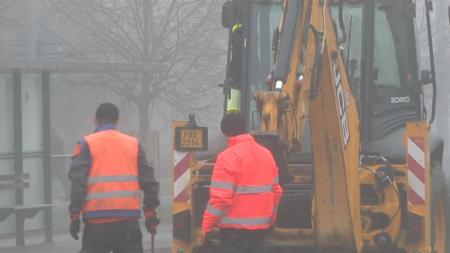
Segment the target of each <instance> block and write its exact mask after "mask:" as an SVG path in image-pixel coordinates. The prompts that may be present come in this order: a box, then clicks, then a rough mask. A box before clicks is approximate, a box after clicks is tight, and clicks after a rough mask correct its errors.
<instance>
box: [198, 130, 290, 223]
mask: <svg viewBox="0 0 450 253" xmlns="http://www.w3.org/2000/svg"><path fill="white" fill-rule="evenodd" d="M209 191H210V199H209V203H208V205H207V207H206V210H205V213H204V215H203V224H202V230H203V232H209V231H210V230H211V229H212V228H213V227H214V226H215V225H216V224H217V225H218V226H219V227H220V228H236V229H246V230H256V229H267V228H268V227H269V226H271V225H272V224H273V223H274V222H275V218H276V213H277V208H278V203H279V201H280V197H281V193H282V188H281V187H280V185H279V184H278V168H277V166H276V164H275V161H274V159H273V156H272V154H271V153H270V151H269V150H267V149H266V148H264V147H263V146H261V145H259V144H258V143H256V142H255V140H254V138H253V137H252V136H251V135H249V134H242V135H238V136H235V137H232V138H230V140H229V147H228V148H227V149H226V150H224V151H223V152H222V153H220V154H219V155H218V157H217V161H216V164H215V167H214V171H213V175H212V178H211V186H210V188H209Z"/></svg>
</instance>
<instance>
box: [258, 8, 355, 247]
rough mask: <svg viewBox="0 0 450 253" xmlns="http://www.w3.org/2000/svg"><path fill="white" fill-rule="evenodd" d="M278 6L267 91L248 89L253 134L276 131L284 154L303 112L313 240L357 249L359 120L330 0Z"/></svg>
mask: <svg viewBox="0 0 450 253" xmlns="http://www.w3.org/2000/svg"><path fill="white" fill-rule="evenodd" d="M285 10H286V11H285V15H284V17H283V23H282V24H283V25H282V27H281V31H280V34H281V36H280V41H279V48H278V52H277V53H276V61H275V65H274V71H273V74H272V76H273V82H272V87H271V91H265V92H258V93H256V94H255V99H256V100H257V102H258V104H259V105H260V106H259V108H261V111H260V112H261V118H262V124H261V132H262V133H259V134H263V133H264V132H268V133H270V132H276V133H278V134H279V135H280V137H281V139H282V140H284V141H286V142H287V143H289V148H288V149H287V151H288V152H290V151H292V150H295V149H298V148H300V146H299V145H298V144H300V143H301V139H302V135H303V129H304V125H305V124H306V120H307V118H308V116H309V119H310V126H311V131H312V132H311V139H312V149H313V150H314V155H313V168H314V186H315V187H314V203H315V205H314V211H313V230H314V232H315V238H316V245H317V246H318V248H319V249H321V250H323V251H326V250H334V251H336V250H338V251H341V250H342V252H361V250H362V246H363V245H362V243H361V241H362V240H361V224H360V221H361V219H360V203H359V201H360V197H359V191H360V189H359V187H360V186H359V185H360V184H359V168H358V165H359V119H358V113H357V108H356V102H355V99H354V98H353V96H352V93H351V90H350V85H349V82H348V78H347V75H346V71H345V65H344V63H343V57H342V56H341V52H340V50H339V43H338V40H339V39H338V38H337V31H336V28H335V26H334V24H333V19H332V17H331V11H330V10H331V1H327V0H325V1H321V0H311V1H308V0H306V1H285ZM291 32H293V33H292V34H291ZM305 35H306V36H307V37H305ZM336 217H339V218H338V219H337V218H336Z"/></svg>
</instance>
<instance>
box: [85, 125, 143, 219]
mask: <svg viewBox="0 0 450 253" xmlns="http://www.w3.org/2000/svg"><path fill="white" fill-rule="evenodd" d="M84 139H85V141H86V144H87V145H88V147H89V150H90V153H91V158H92V162H91V168H90V171H89V176H88V180H87V192H86V198H85V204H84V209H83V217H84V218H99V217H131V218H133V217H136V218H139V217H140V208H141V197H140V195H141V193H140V187H139V180H138V152H139V143H138V140H137V139H136V138H133V137H131V136H128V135H125V134H122V133H120V132H118V131H116V130H114V129H108V130H104V131H100V132H96V133H94V134H91V135H88V136H86V137H85V138H84Z"/></svg>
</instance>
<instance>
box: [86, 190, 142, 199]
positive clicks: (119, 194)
mask: <svg viewBox="0 0 450 253" xmlns="http://www.w3.org/2000/svg"><path fill="white" fill-rule="evenodd" d="M140 196H141V192H140V191H112V192H91V193H88V194H87V195H86V200H93V199H109V198H127V197H140Z"/></svg>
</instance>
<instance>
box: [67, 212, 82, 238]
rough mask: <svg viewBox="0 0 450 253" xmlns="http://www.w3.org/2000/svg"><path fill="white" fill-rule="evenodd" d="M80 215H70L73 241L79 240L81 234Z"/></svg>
mask: <svg viewBox="0 0 450 253" xmlns="http://www.w3.org/2000/svg"><path fill="white" fill-rule="evenodd" d="M80 223H81V222H80V214H79V213H72V214H70V235H71V236H72V238H73V239H75V240H78V239H80V238H79V237H78V233H79V232H80Z"/></svg>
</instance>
